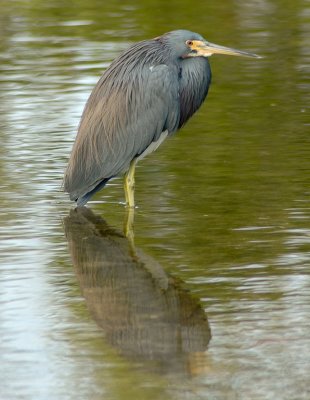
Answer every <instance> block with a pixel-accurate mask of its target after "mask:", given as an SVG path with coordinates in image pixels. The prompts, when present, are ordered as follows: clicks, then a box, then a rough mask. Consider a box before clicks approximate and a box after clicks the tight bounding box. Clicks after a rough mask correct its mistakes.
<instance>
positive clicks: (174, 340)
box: [64, 207, 211, 374]
mask: <svg viewBox="0 0 310 400" xmlns="http://www.w3.org/2000/svg"><path fill="white" fill-rule="evenodd" d="M64 224H65V232H66V236H67V239H68V243H69V250H70V253H71V257H72V261H73V264H74V267H75V270H76V274H77V277H78V280H79V283H80V286H81V289H82V292H83V295H84V297H85V300H86V303H87V306H88V309H89V311H90V313H91V314H92V316H93V318H94V320H95V321H96V322H97V324H98V325H99V326H100V328H102V330H103V331H104V333H105V337H106V339H107V340H108V342H109V343H111V344H112V345H113V346H114V347H115V348H117V349H118V350H119V351H120V352H121V354H122V355H124V356H126V357H127V358H129V359H130V360H136V361H146V360H148V361H150V366H151V369H153V367H154V368H155V369H156V370H159V371H160V372H167V371H170V372H177V371H179V372H181V371H183V372H185V371H187V372H190V373H191V374H195V373H199V370H200V369H201V368H203V367H204V366H203V365H201V363H202V364H203V362H202V360H203V358H204V352H205V350H206V349H207V345H208V343H209V340H210V338H211V333H210V328H209V324H208V320H207V316H206V314H205V312H204V310H203V309H202V307H201V305H200V304H199V302H198V301H197V300H196V299H194V298H192V296H191V295H190V293H189V292H188V291H186V290H185V289H183V288H182V287H181V285H180V283H181V282H180V281H179V280H177V279H175V278H173V277H171V276H168V275H167V274H166V273H165V271H164V270H163V268H162V267H161V265H160V264H158V263H157V262H156V261H155V260H154V259H153V258H151V257H149V256H147V255H145V254H143V253H142V252H141V251H139V250H138V249H136V248H135V247H134V245H133V243H132V242H131V241H129V240H128V239H127V238H126V237H125V236H124V235H123V234H122V233H120V232H118V231H117V230H115V229H114V228H112V227H111V226H109V225H108V224H107V223H106V222H105V221H104V220H103V219H102V217H100V216H98V215H95V214H94V213H93V212H92V211H91V210H89V209H88V208H85V207H81V208H77V209H75V210H71V211H70V214H69V216H68V217H66V218H65V219H64Z"/></svg>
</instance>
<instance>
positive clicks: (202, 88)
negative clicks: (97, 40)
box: [64, 30, 257, 207]
mask: <svg viewBox="0 0 310 400" xmlns="http://www.w3.org/2000/svg"><path fill="white" fill-rule="evenodd" d="M214 53H221V54H231V55H243V56H248V57H257V56H256V55H254V54H250V53H245V52H241V51H239V50H234V49H229V48H226V47H222V46H217V45H214V44H212V43H209V42H206V41H205V39H204V38H203V37H202V36H200V35H199V34H197V33H193V32H190V31H186V30H178V31H172V32H168V33H166V34H164V35H162V36H160V37H157V38H155V39H151V40H145V41H142V42H139V43H136V44H134V45H133V46H131V47H130V48H129V49H128V50H126V51H125V52H124V53H122V54H121V55H120V56H119V57H118V58H116V59H115V60H114V61H113V62H112V64H111V65H110V66H109V68H108V69H107V70H106V71H105V72H104V74H103V75H102V77H101V78H100V79H99V81H98V83H97V85H96V86H95V87H94V89H93V91H92V93H91V95H90V97H89V99H88V101H87V103H86V106H85V109H84V112H83V115H82V118H81V122H80V126H79V130H78V134H77V137H76V141H75V143H74V146H73V149H72V153H71V156H70V160H69V164H68V167H67V170H66V173H65V177H64V189H65V191H66V192H68V193H69V194H70V199H71V200H75V201H76V202H77V205H83V204H85V203H86V202H87V201H88V200H89V199H90V197H91V196H92V195H93V194H94V193H96V192H97V191H98V190H100V189H101V188H102V187H103V186H104V185H105V184H106V183H107V182H108V181H109V179H111V178H113V177H115V176H118V175H120V174H124V173H126V179H125V194H126V200H127V203H128V204H129V206H130V207H133V206H134V200H133V190H134V167H135V163H136V161H138V160H139V159H141V158H142V157H144V156H145V155H146V154H148V153H150V152H151V151H154V150H155V149H156V148H157V147H158V146H159V145H160V144H161V142H162V141H163V140H164V139H166V137H167V136H169V135H171V134H172V133H174V132H175V131H176V130H178V129H179V128H181V126H182V125H184V124H185V123H186V121H187V120H188V119H189V118H190V117H191V116H192V115H193V114H194V113H195V112H196V111H197V109H198V108H199V107H200V106H201V104H202V103H203V101H204V99H205V97H206V96H207V93H208V89H209V85H210V82H211V69H210V65H209V62H208V57H209V56H210V55H212V54H214Z"/></svg>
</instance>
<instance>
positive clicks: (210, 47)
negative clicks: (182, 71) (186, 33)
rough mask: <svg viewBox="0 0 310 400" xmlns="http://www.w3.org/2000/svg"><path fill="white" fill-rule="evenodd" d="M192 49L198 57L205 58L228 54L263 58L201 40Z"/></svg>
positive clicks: (194, 42) (195, 42) (194, 43)
mask: <svg viewBox="0 0 310 400" xmlns="http://www.w3.org/2000/svg"><path fill="white" fill-rule="evenodd" d="M191 48H192V50H194V51H196V52H197V55H200V56H204V57H209V56H212V54H226V55H230V56H240V57H252V58H262V57H261V56H258V55H257V54H253V53H248V52H247V51H241V50H236V49H232V48H229V47H224V46H219V45H217V44H214V43H209V42H203V41H200V40H197V41H196V40H194V41H193V45H192V46H191Z"/></svg>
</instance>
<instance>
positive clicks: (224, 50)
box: [163, 30, 260, 59]
mask: <svg viewBox="0 0 310 400" xmlns="http://www.w3.org/2000/svg"><path fill="white" fill-rule="evenodd" d="M163 38H164V39H165V42H166V43H167V45H168V46H169V47H170V51H171V53H172V54H173V55H174V56H176V57H177V58H183V59H184V58H189V57H210V56H212V54H226V55H232V56H243V57H254V58H260V56H258V55H256V54H253V53H248V52H246V51H241V50H236V49H232V48H229V47H224V46H219V45H217V44H214V43H210V42H208V41H206V40H205V39H204V38H203V37H202V36H201V35H199V34H198V33H195V32H190V31H186V30H177V31H172V32H168V33H166V34H165V35H163Z"/></svg>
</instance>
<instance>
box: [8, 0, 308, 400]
mask: <svg viewBox="0 0 310 400" xmlns="http://www.w3.org/2000/svg"><path fill="white" fill-rule="evenodd" d="M228 3H229V4H227V2H226V3H225V4H223V5H215V4H213V5H210V4H207V2H205V4H204V3H202V4H199V9H198V8H197V6H195V7H193V4H192V3H191V4H190V3H187V2H185V1H178V2H175V1H172V2H159V3H158V2H153V1H146V2H144V3H143V5H141V4H139V3H138V2H132V1H129V2H125V3H123V5H120V4H119V3H118V2H116V1H110V2H108V3H107V4H104V2H102V3H100V2H96V1H93V0H90V1H88V2H87V3H84V2H82V1H76V2H74V3H72V2H64V1H61V2H60V1H59V2H53V3H52V4H50V3H46V2H40V1H38V2H34V1H16V2H6V3H4V2H0V7H1V13H0V32H1V43H0V54H1V59H2V62H1V66H0V71H1V75H0V138H1V147H0V178H1V181H0V182H1V191H0V206H1V208H0V210H1V211H0V222H1V224H0V235H1V241H0V262H1V270H0V307H1V312H0V326H1V341H0V375H1V382H2V383H1V388H0V395H1V396H0V397H1V398H3V399H71V398H72V399H73V398H74V399H85V398H91V399H103V398H104V399H113V400H120V399H150V400H153V399H200V398H201V399H255V400H256V399H264V400H265V399H290V400H291V399H309V397H310V391H309V376H310V337H309V330H310V319H309V312H310V274H309V267H310V207H309V183H310V173H309V172H310V171H309V169H310V168H309V159H310V156H309V154H310V153H309V150H310V145H309V117H308V108H307V105H308V100H309V96H308V93H309V87H308V86H307V80H306V78H307V72H308V71H307V67H308V65H309V46H308V43H307V39H308V32H307V19H306V18H307V15H308V13H309V8H308V6H307V3H306V1H296V2H289V1H282V2H280V1H273V2H268V1H261V2H257V1H250V2H247V3H246V4H245V3H244V2H239V1H236V2H228ZM181 27H184V28H189V29H192V30H196V31H198V32H200V33H201V34H203V35H204V36H205V37H207V38H208V39H209V40H210V41H212V42H215V43H219V44H222V45H226V46H232V47H235V48H240V49H244V50H248V51H252V52H255V53H258V54H261V55H263V56H264V58H263V59H261V60H247V59H241V58H230V57H224V56H222V57H220V56H218V57H215V56H214V57H212V59H211V66H212V71H213V83H212V87H211V90H210V93H209V96H208V99H207V101H206V103H205V104H204V106H203V107H202V108H201V110H200V111H199V113H198V114H197V115H196V116H195V117H194V118H193V119H192V120H191V121H190V122H189V123H188V124H187V125H186V127H185V128H184V129H183V130H182V131H181V132H179V133H178V134H177V135H176V136H175V137H174V138H172V139H171V140H168V141H167V142H166V143H165V144H164V145H162V147H161V148H160V149H159V150H158V151H157V152H156V153H154V154H152V155H151V156H149V157H148V158H146V159H145V160H143V161H142V162H141V163H140V164H139V165H138V168H137V176H136V184H137V189H136V201H137V204H138V208H137V209H136V211H135V216H134V217H135V220H134V233H135V239H134V243H133V242H131V241H130V240H128V239H126V238H125V237H124V236H123V234H122V229H123V224H124V221H125V220H126V217H127V216H126V214H127V212H126V209H125V208H124V205H123V201H124V199H123V189H122V180H121V179H115V180H114V181H113V182H111V184H110V185H108V187H107V188H106V189H105V190H103V191H102V192H101V193H100V194H98V195H97V196H96V197H95V198H94V201H93V202H91V203H90V204H89V209H90V210H91V211H90V210H88V211H87V210H84V211H83V212H80V213H77V212H75V211H73V207H72V204H71V203H70V202H69V201H68V199H67V196H66V195H65V194H63V193H62V191H61V180H62V174H63V170H64V168H65V165H66V162H67V159H68V154H69V152H70V149H71V146H72V143H73V140H74V137H75V133H76V127H77V125H78V122H79V118H80V114H81V112H82V109H83V106H84V104H85V101H86V99H87V97H88V95H89V93H90V91H91V88H92V87H93V85H94V84H95V83H96V82H97V80H98V77H99V76H100V74H101V72H102V71H103V70H104V69H105V68H106V66H107V65H109V63H110V62H111V60H112V59H113V58H114V57H115V56H116V55H117V54H118V53H119V52H120V51H121V50H122V49H124V48H126V47H127V46H128V45H129V44H130V43H132V42H134V41H136V40H140V39H143V38H147V37H154V36H157V35H159V34H160V33H162V32H165V31H168V30H171V29H175V28H181ZM219 27H220V29H219Z"/></svg>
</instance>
